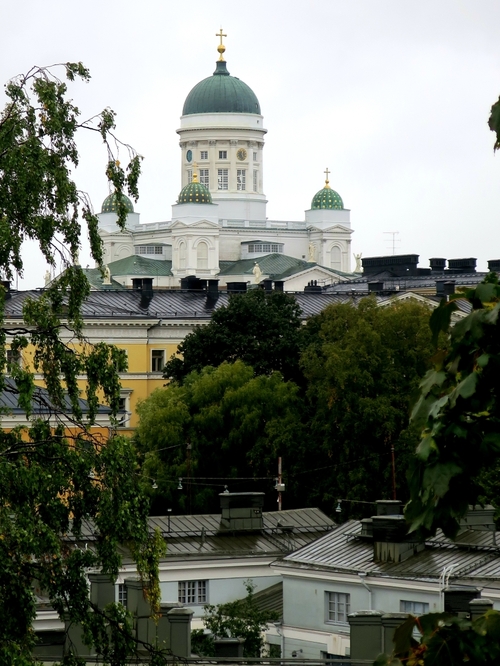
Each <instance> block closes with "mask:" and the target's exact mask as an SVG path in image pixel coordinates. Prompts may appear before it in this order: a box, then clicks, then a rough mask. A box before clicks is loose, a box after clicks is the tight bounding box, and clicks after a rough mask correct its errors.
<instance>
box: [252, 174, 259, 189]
mask: <svg viewBox="0 0 500 666" xmlns="http://www.w3.org/2000/svg"><path fill="white" fill-rule="evenodd" d="M258 186H259V172H258V171H257V169H254V171H253V191H254V192H257V188H258Z"/></svg>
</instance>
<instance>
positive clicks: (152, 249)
mask: <svg viewBox="0 0 500 666" xmlns="http://www.w3.org/2000/svg"><path fill="white" fill-rule="evenodd" d="M135 253H136V254H163V247H162V246H161V245H136V246H135Z"/></svg>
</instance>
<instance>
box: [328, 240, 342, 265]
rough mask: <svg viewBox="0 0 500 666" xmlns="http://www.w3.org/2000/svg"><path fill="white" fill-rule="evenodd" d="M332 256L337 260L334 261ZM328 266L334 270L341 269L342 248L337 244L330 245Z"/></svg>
mask: <svg viewBox="0 0 500 666" xmlns="http://www.w3.org/2000/svg"><path fill="white" fill-rule="evenodd" d="M334 258H337V259H338V260H336V261H334ZM330 268H332V269H333V270H334V271H341V270H342V248H340V247H339V246H338V245H332V247H331V248H330Z"/></svg>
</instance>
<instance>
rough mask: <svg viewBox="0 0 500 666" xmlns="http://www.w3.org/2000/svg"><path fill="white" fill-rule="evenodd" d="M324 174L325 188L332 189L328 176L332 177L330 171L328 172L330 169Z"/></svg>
mask: <svg viewBox="0 0 500 666" xmlns="http://www.w3.org/2000/svg"><path fill="white" fill-rule="evenodd" d="M323 173H324V174H326V178H325V187H330V181H329V180H328V176H329V175H330V171H328V167H326V169H325V170H324V171H323Z"/></svg>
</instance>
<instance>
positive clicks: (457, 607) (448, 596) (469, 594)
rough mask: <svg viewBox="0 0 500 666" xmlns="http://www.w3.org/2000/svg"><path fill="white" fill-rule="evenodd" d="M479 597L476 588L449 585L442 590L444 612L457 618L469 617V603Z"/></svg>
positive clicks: (478, 591)
mask: <svg viewBox="0 0 500 666" xmlns="http://www.w3.org/2000/svg"><path fill="white" fill-rule="evenodd" d="M480 596H481V590H480V589H479V588H477V587H466V586H465V585H451V586H450V587H447V588H446V589H445V590H444V612H445V613H453V615H456V616H458V617H462V618H469V617H470V606H469V604H470V602H471V601H472V600H473V599H478V598H479V597H480Z"/></svg>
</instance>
